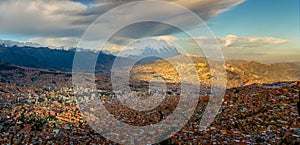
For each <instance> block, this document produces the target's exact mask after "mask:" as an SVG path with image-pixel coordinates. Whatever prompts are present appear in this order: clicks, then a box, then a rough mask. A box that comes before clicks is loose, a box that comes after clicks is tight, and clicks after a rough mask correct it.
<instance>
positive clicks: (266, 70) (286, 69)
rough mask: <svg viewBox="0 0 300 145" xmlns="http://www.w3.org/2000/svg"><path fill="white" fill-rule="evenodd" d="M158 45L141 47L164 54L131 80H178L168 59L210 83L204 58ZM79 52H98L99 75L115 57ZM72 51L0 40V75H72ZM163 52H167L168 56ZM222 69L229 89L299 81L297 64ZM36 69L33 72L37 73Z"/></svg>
mask: <svg viewBox="0 0 300 145" xmlns="http://www.w3.org/2000/svg"><path fill="white" fill-rule="evenodd" d="M158 48H162V49H157V48H155V49H154V48H151V46H149V47H146V48H145V49H143V50H144V51H143V52H142V53H141V54H142V55H143V53H149V54H151V55H152V54H153V55H154V54H155V53H160V52H161V54H160V55H161V56H164V57H163V60H162V59H159V58H157V59H153V58H150V59H148V60H146V62H147V63H140V64H136V65H135V66H134V67H133V69H132V71H131V78H132V79H134V80H139V81H150V80H151V78H153V77H161V78H163V79H164V80H165V81H167V82H170V83H177V82H178V81H179V77H178V74H177V72H176V70H175V68H174V67H173V66H172V65H171V64H170V63H169V62H180V63H179V64H178V65H181V66H185V67H189V66H195V68H196V70H197V73H198V75H199V78H200V81H201V83H204V84H209V83H210V82H211V79H212V76H211V74H210V71H211V70H210V67H209V64H208V61H207V60H206V59H205V58H201V57H196V56H185V55H181V54H180V53H179V52H178V51H176V50H175V49H169V50H168V48H169V47H158ZM158 50H159V51H158ZM169 51H171V52H172V53H171V52H169ZM80 53H82V54H84V55H85V56H87V57H86V58H92V57H95V55H98V60H97V63H96V71H97V73H99V74H101V73H109V72H110V70H111V67H112V65H113V63H114V60H115V59H116V56H114V55H112V54H107V53H104V52H99V53H96V52H94V51H89V50H85V51H81V52H80ZM74 54H75V49H70V50H59V49H50V48H48V47H33V46H24V45H22V46H17V45H7V44H1V43H0V62H1V67H0V72H1V73H0V75H1V78H2V82H3V81H5V78H6V79H8V78H7V76H14V75H19V77H20V74H21V76H22V74H23V75H25V76H26V73H28V72H32V71H26V70H27V69H24V68H23V67H26V68H30V70H32V69H36V71H38V72H44V71H45V70H48V71H49V72H51V73H46V74H50V75H51V74H52V75H53V76H60V75H61V76H64V77H66V78H69V77H71V76H70V74H69V73H68V72H71V71H72V64H73V58H74ZM128 54H130V53H128ZM134 54H137V53H134ZM165 54H170V55H169V56H167V55H165ZM155 55H157V54H155ZM89 56H90V57H89ZM138 57H139V56H138V55H131V56H130V57H125V56H124V57H121V59H122V60H121V61H123V62H126V61H128V62H129V61H133V59H134V58H138ZM185 57H190V58H191V59H192V60H193V64H189V63H186V62H184V61H181V60H184V59H185ZM119 59H120V57H119ZM168 61H169V62H168ZM125 64H126V63H125ZM220 67H221V66H220ZM12 68H15V69H13V71H9V72H7V69H12ZM216 68H218V67H216ZM225 69H226V72H227V76H226V77H227V80H228V81H227V87H229V88H231V87H239V86H244V85H250V84H262V83H273V82H281V81H295V80H300V63H275V64H262V63H259V62H255V61H245V60H228V61H226V66H225ZM56 71H59V72H60V73H62V74H60V75H58V74H56V73H55V72H56ZM214 71H218V70H214ZM38 72H36V73H37V74H39V73H38ZM14 73H16V74H14ZM189 73H192V72H189V71H188V70H187V72H186V75H188V74H189ZM42 74H43V73H42ZM55 74H56V75H55ZM63 74H68V75H63ZM54 78H56V77H54Z"/></svg>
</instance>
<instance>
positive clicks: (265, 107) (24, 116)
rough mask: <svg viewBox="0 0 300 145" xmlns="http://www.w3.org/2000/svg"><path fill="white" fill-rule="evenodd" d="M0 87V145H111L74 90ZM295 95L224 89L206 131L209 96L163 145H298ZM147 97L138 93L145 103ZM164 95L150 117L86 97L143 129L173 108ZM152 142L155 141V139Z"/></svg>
mask: <svg viewBox="0 0 300 145" xmlns="http://www.w3.org/2000/svg"><path fill="white" fill-rule="evenodd" d="M0 86H1V87H0V102H1V103H0V144H26V143H28V144H30V143H33V144H37V143H41V144H52V143H55V144H81V143H90V144H97V143H98V144H104V143H111V144H114V142H112V141H109V140H106V139H105V138H104V137H102V136H101V135H100V134H99V133H97V132H96V131H94V130H93V129H92V127H91V126H89V124H88V123H87V121H86V118H85V117H86V116H87V115H86V114H84V115H83V114H82V113H81V112H80V110H79V105H78V104H77V101H78V100H77V99H76V97H75V96H74V93H73V90H72V88H69V87H55V86H50V87H25V86H16V85H11V84H4V83H3V84H0ZM298 93H299V88H298V87H297V85H296V83H288V84H286V85H282V86H280V85H275V86H245V87H243V88H233V89H228V90H227V91H226V94H225V97H224V101H223V104H222V107H221V109H220V111H219V113H218V114H217V116H216V118H215V119H214V122H213V123H212V124H211V125H210V127H208V128H207V129H206V130H200V126H199V123H200V121H201V118H202V117H203V113H204V111H205V107H206V105H207V103H208V101H209V96H202V95H201V96H199V102H198V105H197V108H196V111H195V112H194V115H193V116H192V118H191V119H190V121H189V122H188V123H187V124H186V125H185V126H184V127H183V128H182V129H181V130H180V131H179V132H178V133H176V134H174V135H171V136H169V139H167V140H165V141H163V142H162V143H161V144H165V143H168V144H233V143H237V144H277V143H285V144H296V143H299V142H300V123H299V122H300V121H299V120H300V116H299V115H298V112H297V102H298V101H299V96H298ZM147 94H148V93H142V95H144V97H147ZM148 95H149V94H148ZM166 95H167V97H166V100H165V101H163V102H162V104H163V105H159V106H158V107H157V108H156V109H154V110H151V111H150V112H143V111H140V112H137V111H134V110H132V109H129V108H126V106H124V105H122V104H121V102H120V101H118V97H116V95H115V94H113V93H112V92H110V91H105V90H103V91H98V94H97V95H96V96H95V95H93V96H89V97H90V98H91V97H99V100H101V101H102V102H103V103H104V104H105V106H106V109H107V110H108V111H109V112H110V113H111V114H113V115H114V116H115V117H116V118H118V119H119V120H121V121H122V122H125V123H127V124H132V125H139V126H145V125H151V124H155V123H158V122H160V121H162V120H163V119H165V118H167V117H168V115H170V114H171V113H172V111H173V110H174V109H175V108H176V105H177V104H178V101H179V100H180V96H179V95H178V94H177V93H168V94H166ZM151 137H152V138H153V139H154V140H155V139H156V138H157V137H158V136H155V135H153V136H151Z"/></svg>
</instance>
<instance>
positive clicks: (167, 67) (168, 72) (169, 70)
mask: <svg viewBox="0 0 300 145" xmlns="http://www.w3.org/2000/svg"><path fill="white" fill-rule="evenodd" d="M184 57H186V56H176V57H173V58H169V59H167V60H168V61H169V62H179V64H178V65H181V66H185V67H195V68H196V70H197V73H198V75H199V79H200V81H201V83H204V84H209V83H210V82H211V79H212V76H211V73H210V71H211V70H210V67H209V65H208V61H207V60H206V59H204V58H200V57H195V56H192V57H191V59H192V60H193V62H194V63H191V64H188V63H186V62H181V61H180V60H183V59H184ZM168 61H166V60H159V61H155V62H153V63H150V64H144V65H137V66H135V67H134V68H133V70H132V72H131V74H132V76H131V78H132V79H135V80H144V81H149V80H151V78H152V77H161V78H163V79H164V80H165V81H167V82H170V83H172V82H180V80H179V75H178V73H177V71H176V69H175V67H173V65H172V64H171V63H169V62H168ZM212 63H213V64H215V63H214V62H212ZM215 68H216V69H219V68H221V66H219V67H218V66H217V67H215ZM225 68H226V72H227V87H228V88H232V87H239V86H244V85H250V84H255V83H256V84H263V83H274V82H281V81H295V80H300V66H299V63H276V64H262V63H258V62H255V61H250V62H249V61H243V60H229V61H226V67H225ZM214 71H218V70H214ZM191 73H192V72H189V71H187V72H185V74H186V75H188V74H191Z"/></svg>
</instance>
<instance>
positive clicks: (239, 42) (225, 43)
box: [186, 35, 289, 48]
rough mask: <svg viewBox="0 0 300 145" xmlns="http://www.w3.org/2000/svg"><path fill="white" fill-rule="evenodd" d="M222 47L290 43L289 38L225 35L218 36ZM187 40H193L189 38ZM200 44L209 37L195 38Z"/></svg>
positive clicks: (250, 46)
mask: <svg viewBox="0 0 300 145" xmlns="http://www.w3.org/2000/svg"><path fill="white" fill-rule="evenodd" d="M216 39H217V40H218V42H219V44H220V46H221V48H261V47H266V46H270V45H278V44H284V43H288V42H289V41H288V40H285V39H280V38H274V37H257V36H241V37H239V36H236V35H227V36H225V37H218V38H216ZM186 40H191V39H190V38H187V39H186ZM194 40H195V41H197V42H199V43H200V44H205V43H207V41H209V39H208V38H207V37H197V38H195V39H194Z"/></svg>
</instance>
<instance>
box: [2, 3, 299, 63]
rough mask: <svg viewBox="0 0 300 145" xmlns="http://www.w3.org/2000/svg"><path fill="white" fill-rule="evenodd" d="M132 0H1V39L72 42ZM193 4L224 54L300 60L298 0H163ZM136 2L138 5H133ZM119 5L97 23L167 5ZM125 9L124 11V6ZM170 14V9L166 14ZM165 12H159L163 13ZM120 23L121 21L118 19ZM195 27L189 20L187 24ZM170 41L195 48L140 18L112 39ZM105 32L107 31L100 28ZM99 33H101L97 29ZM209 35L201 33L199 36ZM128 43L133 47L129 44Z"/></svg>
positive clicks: (120, 44) (116, 47)
mask: <svg viewBox="0 0 300 145" xmlns="http://www.w3.org/2000/svg"><path fill="white" fill-rule="evenodd" d="M133 1H134V0H90V1H87V0H52V1H48V0H35V1H33V0H32V1H30V0H15V1H10V0H2V1H0V22H1V23H0V39H3V40H13V41H22V42H28V41H29V42H34V43H39V44H42V45H45V46H55V47H60V46H65V47H76V46H77V43H78V42H79V40H80V38H81V36H82V35H83V33H84V32H85V30H86V29H87V28H88V27H89V26H90V25H91V24H92V23H93V22H94V21H95V20H96V19H97V18H98V17H99V16H101V15H102V14H105V13H107V12H108V11H109V10H111V9H112V8H116V7H117V6H120V5H122V4H126V3H128V2H133ZM166 1H169V2H172V3H175V4H178V5H181V6H183V7H186V8H188V9H190V10H192V11H193V12H194V13H195V14H197V15H198V16H200V17H201V18H202V19H203V20H204V21H205V22H206V24H207V25H208V26H209V28H210V29H211V31H212V33H213V34H214V35H215V37H216V39H217V40H218V42H219V44H220V46H221V48H222V52H223V54H224V58H226V59H245V60H255V61H259V62H264V63H274V62H283V61H284V62H300V60H299V58H300V57H299V55H300V34H299V33H300V31H299V0H222V1H220V0H189V1H186V0H166ZM137 7H138V6H137ZM164 9H165V11H162V10H161V8H160V9H159V8H157V10H156V8H151V9H150V8H149V9H147V8H144V9H135V8H134V7H133V8H130V10H123V11H122V10H120V11H119V12H118V13H116V14H113V15H112V16H111V18H109V19H107V20H105V21H103V22H102V24H99V26H101V27H104V28H106V27H107V28H108V29H109V27H110V25H109V24H110V23H109V22H111V21H113V20H114V21H115V18H116V17H119V16H121V17H125V18H132V17H133V16H134V15H132V14H131V13H129V12H130V11H132V12H135V13H136V12H137V11H139V12H143V13H145V15H144V16H145V17H153V16H155V17H158V16H160V15H161V14H160V13H159V12H164V13H166V14H169V13H168V10H171V8H164ZM127 11H128V12H127ZM169 15H171V16H172V14H169ZM162 16H163V15H162ZM187 18H188V16H187V15H185V14H181V13H180V12H176V13H175V12H174V16H172V17H170V18H169V19H170V20H171V21H173V22H176V23H179V24H185V23H187V21H188V19H187ZM121 23H122V22H121ZM186 27H187V29H189V30H190V31H191V32H195V31H197V29H201V28H195V27H194V26H193V25H192V24H191V25H186ZM137 32H140V33H142V32H143V34H144V33H145V34H147V35H150V36H153V39H157V40H165V41H167V42H168V43H171V44H172V43H175V42H182V41H183V40H184V43H181V44H182V45H183V46H182V47H185V48H189V49H192V48H194V47H195V49H198V48H197V46H195V45H194V44H193V43H192V42H191V41H190V39H189V38H186V35H184V34H183V33H181V32H177V31H176V29H173V28H170V27H169V26H165V25H159V24H151V23H148V24H140V25H138V24H137V25H134V26H132V27H128V29H127V30H122V31H120V32H118V34H116V35H115V38H114V40H115V41H112V42H110V43H111V45H110V46H111V48H109V50H111V51H122V50H124V49H126V47H125V46H126V45H128V44H127V43H128V42H130V41H132V40H134V39H137V38H138V37H144V35H141V34H139V33H138V34H137ZM103 33H105V32H103ZM97 35H101V34H99V33H97ZM207 39H208V38H206V37H203V36H202V34H199V36H198V37H196V38H194V40H196V41H197V42H198V41H199V42H202V43H203V42H206V41H207ZM131 49H132V48H131Z"/></svg>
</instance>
